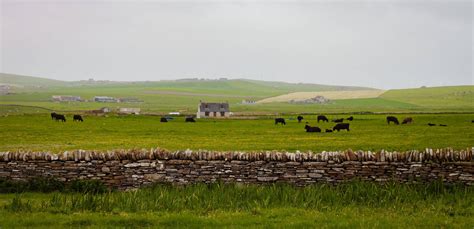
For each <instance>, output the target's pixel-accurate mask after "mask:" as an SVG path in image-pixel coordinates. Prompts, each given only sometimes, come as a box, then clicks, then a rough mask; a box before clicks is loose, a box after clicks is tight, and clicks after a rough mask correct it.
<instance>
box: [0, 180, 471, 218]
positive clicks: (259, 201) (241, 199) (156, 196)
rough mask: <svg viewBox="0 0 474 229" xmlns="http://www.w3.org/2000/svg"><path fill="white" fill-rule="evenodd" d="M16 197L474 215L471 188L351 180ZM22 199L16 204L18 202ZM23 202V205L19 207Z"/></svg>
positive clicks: (86, 203)
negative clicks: (304, 184) (425, 210)
mask: <svg viewBox="0 0 474 229" xmlns="http://www.w3.org/2000/svg"><path fill="white" fill-rule="evenodd" d="M25 201H26V200H22V197H21V196H17V197H16V198H14V199H13V200H12V201H11V202H10V203H8V204H6V206H5V209H7V210H11V211H22V210H25V209H26V210H27V211H40V212H43V211H50V212H84V211H87V212H148V211H152V212H159V211H170V212H179V211H193V212H209V211H215V210H224V211H256V212H258V211H259V209H268V208H300V209H301V208H303V209H314V210H319V211H325V210H334V209H338V208H344V207H347V206H352V207H359V206H360V207H370V208H412V209H413V210H416V208H417V207H419V206H425V207H429V208H435V209H443V211H446V212H450V214H451V213H452V214H462V215H466V214H467V215H473V212H474V207H473V206H474V188H473V187H466V186H461V185H459V186H458V185H451V186H447V185H444V184H441V183H436V182H435V183H431V184H427V185H424V184H397V183H386V184H376V183H368V182H359V181H358V182H351V183H345V184H340V185H337V186H333V185H327V184H317V185H311V186H307V187H294V186H291V185H286V184H274V185H268V186H257V185H239V184H221V183H216V184H210V185H206V184H195V185H189V186H171V185H165V184H158V185H155V186H152V187H148V188H144V189H140V190H135V191H128V192H107V193H103V194H94V193H90V192H89V193H53V194H51V196H50V198H48V199H44V200H41V201H39V202H38V201H37V202H36V203H35V204H30V203H29V204H22V203H26V202H25ZM19 203H20V204H19ZM23 206H25V207H24V208H25V209H23Z"/></svg>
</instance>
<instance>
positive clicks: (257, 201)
mask: <svg viewBox="0 0 474 229" xmlns="http://www.w3.org/2000/svg"><path fill="white" fill-rule="evenodd" d="M0 84H10V85H13V86H14V88H13V90H12V92H13V94H9V95H0V139H1V140H0V151H18V150H24V151H27V150H31V151H50V152H61V151H64V150H77V149H86V150H104V151H105V150H112V149H130V148H147V149H149V148H155V147H161V148H165V149H168V150H185V149H188V148H189V149H193V150H198V149H206V150H219V151H261V150H279V151H282V150H284V151H290V152H294V151H297V150H299V151H308V150H311V151H313V152H321V151H332V150H345V149H352V150H371V151H379V150H382V149H385V150H389V151H404V150H413V149H418V150H423V149H425V148H445V147H452V148H454V149H466V148H469V147H473V146H474V145H473V142H474V141H473V140H474V124H473V123H471V120H474V86H458V87H438V88H418V89H402V90H389V91H387V92H385V93H384V94H382V95H381V96H380V97H378V98H370V99H344V100H333V101H332V102H331V103H329V104H289V103H267V104H255V105H242V104H240V103H241V101H242V100H243V99H251V100H259V99H263V98H268V97H273V96H277V95H282V94H287V93H290V92H300V91H334V90H336V91H337V90H366V89H367V88H358V87H340V86H328V85H316V84H288V83H281V82H263V81H255V80H217V81H199V80H187V81H162V82H135V83H116V82H108V83H100V84H91V83H90V82H64V81H54V80H48V79H42V78H35V77H23V76H16V75H9V74H0ZM52 95H78V96H81V97H82V98H84V99H91V98H92V97H93V96H96V95H104V96H113V97H136V98H139V99H141V100H143V101H144V102H143V103H95V102H74V103H67V102H63V103H56V102H51V101H50V100H51V96H52ZM199 100H204V101H209V102H222V101H228V102H229V103H230V107H231V111H232V112H234V113H235V114H236V118H234V119H218V120H213V119H198V120H197V122H196V123H185V122H184V117H183V116H181V117H176V119H175V120H173V121H171V122H169V123H160V122H159V119H160V117H161V116H160V115H161V114H166V113H168V112H171V111H179V112H181V113H182V114H195V112H196V110H197V105H198V103H199ZM104 106H107V107H110V108H113V109H116V108H119V107H139V108H142V112H143V113H148V114H156V115H138V116H118V115H116V114H113V113H112V114H109V115H107V116H105V117H97V116H88V115H83V117H84V119H85V121H84V122H83V123H75V122H72V114H75V113H80V114H84V111H87V110H92V109H98V108H100V107H104ZM51 110H55V111H58V112H61V113H65V114H66V115H67V119H68V121H67V122H66V123H60V122H55V121H52V120H51V118H50V116H49V113H50V112H51ZM378 112H380V113H382V112H385V113H392V115H393V114H394V113H396V114H395V116H397V117H398V118H399V120H400V121H401V120H402V119H403V118H404V117H413V118H414V123H413V124H410V125H387V123H386V121H385V117H386V116H387V114H371V113H378ZM298 113H311V114H312V115H304V117H305V120H304V121H303V123H297V121H296V120H295V118H296V116H297V115H296V114H298ZM418 113H423V114H418ZM437 113H442V114H437ZM315 114H327V116H328V118H329V119H334V118H347V117H348V116H351V115H352V116H354V118H355V120H354V121H352V122H350V123H351V124H350V125H351V127H350V128H351V130H350V132H346V131H341V132H335V133H306V132H305V130H304V129H303V127H304V123H305V122H306V121H308V122H310V125H312V126H318V127H320V128H321V129H323V130H324V129H328V128H332V127H333V126H334V125H335V124H334V123H332V122H330V123H317V122H316V115H315ZM282 116H283V117H285V118H286V120H287V125H286V126H280V125H274V120H273V119H274V118H275V117H282ZM243 118H246V119H243ZM427 123H436V124H446V125H448V126H447V127H441V126H434V127H429V126H428V125H427ZM2 182H3V181H2V180H0V193H3V194H0V228H32V227H34V228H77V227H80V228H117V227H119V228H137V227H158V228H162V227H165V228H168V227H185V228H203V227H204V228H207V227H219V228H221V227H238V228H241V227H265V228H269V227H270V228H287V227H294V228H341V227H342V228H374V227H377V228H439V227H440V228H473V227H474V220H473V219H474V208H473V206H474V192H473V188H472V187H466V186H452V185H443V184H440V183H432V184H428V185H424V184H394V183H386V184H375V183H364V182H352V183H348V184H342V185H337V186H329V185H325V184H316V185H312V186H308V187H305V188H299V187H292V186H289V185H283V184H275V185H268V186H252V185H250V186H247V185H239V184H219V183H218V184H212V185H204V184H198V185H190V186H179V187H178V186H167V185H156V186H154V187H149V188H144V189H140V190H135V191H128V192H106V193H99V194H97V193H95V194H91V193H82V192H79V191H77V190H75V191H71V190H66V189H54V190H57V191H55V192H50V191H51V190H49V191H46V193H42V192H45V191H44V190H43V191H42V190H39V189H38V190H36V189H35V187H42V188H46V189H47V188H48V187H47V186H44V185H46V184H43V183H42V181H41V180H40V179H38V180H35V182H36V183H35V184H36V185H37V186H35V185H31V186H28V187H30V188H25V187H26V186H18V187H17V188H18V189H16V190H21V191H20V192H24V191H25V189H26V190H28V192H25V193H11V192H12V191H5V190H12V187H13V186H12V184H11V183H8V182H6V183H5V182H4V183H2ZM33 183H34V182H33ZM53 184H57V183H54V182H53ZM55 187H56V186H55ZM80 187H82V186H80ZM84 187H86V186H84Z"/></svg>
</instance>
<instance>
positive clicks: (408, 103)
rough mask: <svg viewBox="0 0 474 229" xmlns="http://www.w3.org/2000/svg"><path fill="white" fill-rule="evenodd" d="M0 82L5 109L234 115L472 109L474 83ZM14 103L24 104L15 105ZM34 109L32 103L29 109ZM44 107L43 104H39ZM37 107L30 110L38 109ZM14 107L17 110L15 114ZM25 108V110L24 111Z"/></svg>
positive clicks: (8, 77)
mask: <svg viewBox="0 0 474 229" xmlns="http://www.w3.org/2000/svg"><path fill="white" fill-rule="evenodd" d="M0 84H9V85H14V86H15V87H14V88H13V89H12V92H13V93H10V94H8V95H0V105H3V107H4V108H5V107H6V106H7V105H13V107H9V108H8V109H3V110H6V111H7V113H9V111H12V113H14V111H18V112H19V113H21V112H22V111H23V110H31V107H41V108H46V109H53V110H58V111H73V110H74V111H77V110H90V109H97V108H100V107H103V106H108V107H111V108H119V107H139V108H141V109H142V111H143V112H145V113H147V112H148V113H167V112H171V111H180V112H182V113H187V114H193V113H195V111H196V106H197V104H198V103H199V101H200V100H203V101H212V102H222V101H227V102H229V104H230V105H231V107H232V108H231V110H232V111H233V112H235V113H240V114H276V113H308V112H309V113H315V112H316V113H328V112H337V113H339V112H474V86H456V87H434V88H417V89H402V90H388V91H385V92H383V91H380V90H377V89H372V88H364V87H346V86H331V85H320V84H302V83H300V84H292V83H284V82H268V81H258V80H247V79H235V80H226V79H221V80H199V79H186V80H168V81H149V82H113V81H75V82H66V81H58V80H50V79H45V78H38V77H29V76H19V75H12V74H0ZM314 94H322V95H323V96H326V95H327V96H328V97H329V98H330V99H331V100H332V102H331V103H330V104H289V103H288V102H287V101H285V100H274V101H272V100H271V98H280V97H282V96H283V97H285V96H289V95H298V96H310V97H311V96H312V95H314ZM52 95H77V96H81V97H82V98H83V99H85V100H91V99H92V98H93V97H94V96H99V95H101V96H112V97H116V98H121V97H135V98H138V99H140V100H143V101H144V102H142V103H96V102H91V101H89V102H88V101H86V102H62V103H58V102H52V101H51V96H52ZM244 99H247V100H256V101H258V100H267V101H268V100H270V101H268V103H257V104H252V105H246V104H241V102H242V100H244ZM18 105H21V106H29V107H27V108H26V109H20V108H19V107H18ZM35 109H36V108H35ZM43 110H44V109H43ZM43 110H41V109H39V110H37V111H36V112H43ZM18 112H17V113H18ZM24 113H28V112H26V111H25V112H24Z"/></svg>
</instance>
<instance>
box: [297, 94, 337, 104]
mask: <svg viewBox="0 0 474 229" xmlns="http://www.w3.org/2000/svg"><path fill="white" fill-rule="evenodd" d="M329 102H330V100H329V99H327V98H326V97H324V96H320V95H318V96H316V97H313V98H310V99H304V100H295V99H292V100H290V103H306V104H308V103H309V104H311V103H313V104H325V103H329Z"/></svg>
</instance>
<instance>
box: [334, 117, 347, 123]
mask: <svg viewBox="0 0 474 229" xmlns="http://www.w3.org/2000/svg"><path fill="white" fill-rule="evenodd" d="M332 121H333V122H336V123H341V122H343V121H344V119H343V118H339V119H334V120H332Z"/></svg>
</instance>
